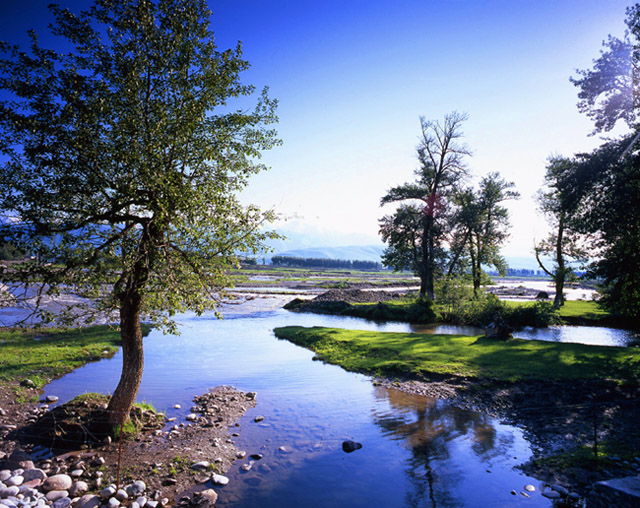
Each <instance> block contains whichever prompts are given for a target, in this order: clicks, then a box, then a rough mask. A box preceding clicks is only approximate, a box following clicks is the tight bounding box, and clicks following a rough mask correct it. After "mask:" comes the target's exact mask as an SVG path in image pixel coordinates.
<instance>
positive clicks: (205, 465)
mask: <svg viewBox="0 0 640 508" xmlns="http://www.w3.org/2000/svg"><path fill="white" fill-rule="evenodd" d="M210 465H211V463H210V462H208V461H206V460H201V461H200V462H196V463H195V464H194V465H193V466H191V469H207V468H208V467H209V466H210Z"/></svg>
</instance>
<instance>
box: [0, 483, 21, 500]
mask: <svg viewBox="0 0 640 508" xmlns="http://www.w3.org/2000/svg"><path fill="white" fill-rule="evenodd" d="M19 493H20V487H18V486H17V485H12V486H11V487H5V488H4V489H2V490H0V497H4V498H7V497H15V496H17V495H18V494H19Z"/></svg>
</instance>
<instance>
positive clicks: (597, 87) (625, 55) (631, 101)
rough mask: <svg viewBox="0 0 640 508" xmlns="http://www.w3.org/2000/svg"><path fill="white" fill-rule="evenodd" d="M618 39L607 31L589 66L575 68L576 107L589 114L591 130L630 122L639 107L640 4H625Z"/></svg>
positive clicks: (633, 120) (604, 129)
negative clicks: (624, 12) (622, 24)
mask: <svg viewBox="0 0 640 508" xmlns="http://www.w3.org/2000/svg"><path fill="white" fill-rule="evenodd" d="M626 14H627V17H626V19H625V23H626V25H627V31H626V32H625V35H624V37H623V38H622V39H620V38H618V37H613V36H611V35H609V37H608V38H607V40H606V41H604V42H603V43H602V45H603V49H602V50H601V51H600V56H599V57H598V58H597V59H595V60H594V61H593V68H591V69H586V70H577V73H578V77H576V78H571V82H572V83H573V84H574V85H575V86H577V87H578V88H579V89H580V91H579V92H578V98H579V99H580V100H579V101H578V109H579V110H580V112H582V113H585V114H586V115H587V116H588V117H589V118H591V119H592V120H593V122H594V124H595V132H602V131H610V130H611V129H613V127H614V126H615V125H616V123H617V122H618V121H619V120H621V121H623V122H625V123H626V124H627V125H629V126H633V125H634V123H635V121H636V120H637V119H638V108H639V107H640V4H638V3H636V4H635V5H633V6H630V7H629V8H627V11H626Z"/></svg>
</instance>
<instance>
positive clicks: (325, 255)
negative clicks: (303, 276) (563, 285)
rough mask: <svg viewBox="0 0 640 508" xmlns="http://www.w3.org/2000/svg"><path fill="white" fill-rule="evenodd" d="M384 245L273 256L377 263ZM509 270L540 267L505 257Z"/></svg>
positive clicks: (313, 249) (533, 262) (312, 249)
mask: <svg viewBox="0 0 640 508" xmlns="http://www.w3.org/2000/svg"><path fill="white" fill-rule="evenodd" d="M384 248H385V247H384V245H348V246H342V247H305V248H297V249H290V250H283V251H277V252H275V253H273V254H272V255H270V256H267V259H270V258H271V256H273V255H278V256H292V257H299V258H321V259H345V260H351V261H374V262H377V263H379V262H380V259H381V257H382V252H383V251H384ZM506 259H507V263H508V264H509V268H515V269H527V270H539V269H540V267H539V266H538V263H537V262H536V260H535V258H534V257H533V256H531V257H516V256H514V257H507V258H506Z"/></svg>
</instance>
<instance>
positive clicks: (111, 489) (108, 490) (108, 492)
mask: <svg viewBox="0 0 640 508" xmlns="http://www.w3.org/2000/svg"><path fill="white" fill-rule="evenodd" d="M117 491H118V489H116V486H115V485H109V486H107V487H105V488H104V489H102V490H101V491H100V497H101V498H103V499H106V498H108V497H111V496H113V495H114V494H115V493H116V492H117Z"/></svg>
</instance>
